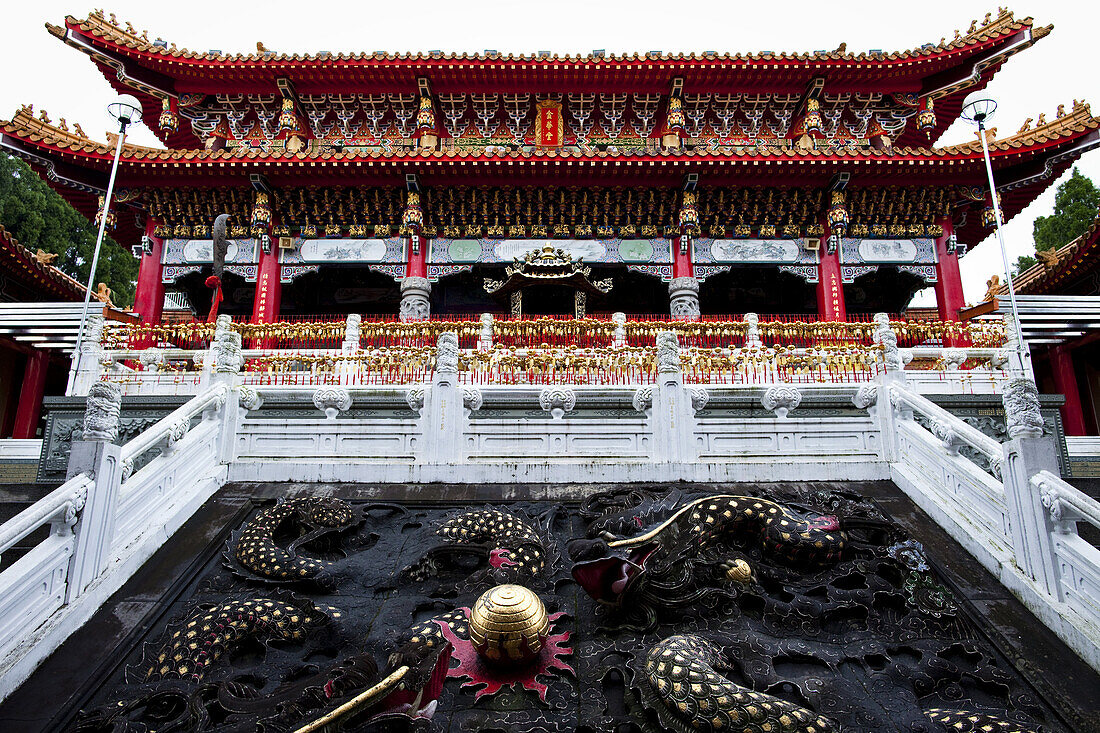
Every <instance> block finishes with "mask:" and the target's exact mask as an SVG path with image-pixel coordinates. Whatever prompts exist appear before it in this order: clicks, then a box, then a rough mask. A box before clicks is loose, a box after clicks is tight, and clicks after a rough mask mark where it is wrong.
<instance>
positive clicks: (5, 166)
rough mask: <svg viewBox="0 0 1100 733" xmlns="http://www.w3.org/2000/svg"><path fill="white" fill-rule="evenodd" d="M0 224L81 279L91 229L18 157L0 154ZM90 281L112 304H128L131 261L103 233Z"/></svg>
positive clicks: (85, 277) (92, 236) (87, 264)
mask: <svg viewBox="0 0 1100 733" xmlns="http://www.w3.org/2000/svg"><path fill="white" fill-rule="evenodd" d="M0 224H2V225H3V226H4V228H5V229H7V230H8V231H9V232H10V233H11V235H12V236H13V237H15V239H16V240H18V241H19V242H20V244H22V245H23V246H25V247H27V248H29V249H30V250H31V251H34V250H37V249H42V250H45V251H46V252H52V253H55V254H57V255H59V257H58V258H57V261H56V262H55V263H54V264H55V265H56V266H57V267H58V269H60V270H61V271H62V272H64V273H66V274H67V275H70V276H72V277H74V278H76V279H77V280H78V281H80V282H81V283H86V282H88V270H89V268H90V267H91V264H92V254H93V253H94V251H95V239H96V234H97V231H96V227H95V225H94V224H93V223H92V222H90V221H88V220H87V219H85V218H84V215H83V214H81V213H80V212H79V211H77V210H76V209H74V208H73V207H72V206H70V205H69V202H67V201H66V200H65V199H63V198H61V195H60V194H58V193H57V192H56V191H54V190H53V189H52V188H50V187H49V186H48V185H46V183H45V181H43V180H42V179H41V178H39V177H38V175H37V174H36V173H35V172H34V171H33V170H31V168H30V166H28V165H27V164H26V163H24V162H23V161H22V160H19V159H17V158H12V157H11V156H8V155H4V154H0ZM96 271H97V274H96V282H105V283H107V287H109V288H110V289H111V293H112V294H111V299H112V300H113V301H114V303H115V305H118V306H125V305H129V304H130V303H132V302H133V298H134V279H135V278H136V277H137V260H135V259H134V258H133V256H132V255H131V254H130V252H129V251H127V250H125V249H123V248H122V247H121V246H119V245H118V244H117V243H116V242H115V241H114V240H113V239H110V238H109V237H106V238H104V240H103V250H102V251H101V252H100V255H99V265H98V266H97V268H96Z"/></svg>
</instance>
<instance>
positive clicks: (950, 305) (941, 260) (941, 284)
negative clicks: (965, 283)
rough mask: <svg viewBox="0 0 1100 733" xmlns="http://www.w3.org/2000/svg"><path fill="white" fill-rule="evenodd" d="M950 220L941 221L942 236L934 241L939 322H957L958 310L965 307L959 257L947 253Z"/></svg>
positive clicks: (950, 229)
mask: <svg viewBox="0 0 1100 733" xmlns="http://www.w3.org/2000/svg"><path fill="white" fill-rule="evenodd" d="M953 231H954V230H953V228H952V224H951V220H950V219H945V220H944V221H943V235H942V236H940V237H939V238H938V239H937V240H936V260H937V262H936V285H935V290H936V307H937V308H939V311H940V320H941V321H957V320H959V310H960V309H962V308H964V307H965V306H966V300H965V299H964V298H963V287H962V275H961V274H960V272H959V256H958V255H957V254H956V253H955V252H948V251H947V240H948V238H949V237H950V236H951V234H952V233H953Z"/></svg>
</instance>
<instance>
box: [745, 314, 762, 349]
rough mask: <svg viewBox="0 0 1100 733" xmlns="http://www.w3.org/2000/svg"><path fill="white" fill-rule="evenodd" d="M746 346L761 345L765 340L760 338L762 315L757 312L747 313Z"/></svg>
mask: <svg viewBox="0 0 1100 733" xmlns="http://www.w3.org/2000/svg"><path fill="white" fill-rule="evenodd" d="M744 321H745V348H746V349H751V348H753V347H760V346H761V344H763V341H761V339H760V316H758V315H757V314H755V313H746V314H745V318H744Z"/></svg>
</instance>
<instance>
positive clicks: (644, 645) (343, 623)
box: [74, 485, 1066, 733]
mask: <svg viewBox="0 0 1100 733" xmlns="http://www.w3.org/2000/svg"><path fill="white" fill-rule="evenodd" d="M192 587H193V588H194V591H193V595H192V596H191V597H190V599H189V600H187V601H186V602H185V603H183V604H181V605H180V606H179V608H178V610H173V611H172V613H170V614H169V617H170V619H171V620H169V621H167V623H166V625H162V626H160V627H157V628H153V629H152V630H150V631H149V632H148V635H147V637H146V638H145V639H144V643H143V644H139V645H138V647H137V648H134V649H132V650H131V652H130V654H129V657H128V658H127V659H126V662H125V664H124V667H125V670H124V672H120V673H117V674H116V675H115V676H113V677H111V678H109V679H108V680H105V681H104V683H103V684H102V686H101V688H100V690H99V691H98V693H96V696H95V698H94V699H93V700H92V701H91V703H90V704H89V705H87V706H85V708H84V710H83V711H82V712H81V713H80V714H79V715H78V717H77V720H76V723H75V726H74V728H75V729H76V730H78V731H82V732H86V733H91V732H92V731H95V732H99V731H111V732H112V733H121V732H123V731H146V730H172V731H205V730H234V731H237V730H239V731H265V732H268V731H299V730H309V731H313V730H356V731H373V730H379V731H381V730H417V731H432V730H441V731H442V730H450V731H475V730H477V731H482V730H485V731H572V730H579V731H585V732H587V733H595V732H596V731H606V730H615V731H623V732H624V733H625V732H628V731H629V732H631V733H641V732H642V731H653V732H654V733H656V732H657V731H665V730H670V731H696V730H702V731H726V730H729V731H744V730H749V731H754V732H760V731H770V732H775V733H783V732H786V733H794V732H796V731H797V732H802V733H809V732H810V731H813V732H814V733H825V732H826V731H840V730H843V731H899V732H900V731H927V732H932V731H952V730H996V731H1038V730H1040V726H1041V729H1042V730H1045V731H1064V730H1066V729H1065V728H1063V727H1061V723H1060V722H1059V720H1058V718H1057V717H1056V716H1055V715H1054V713H1053V712H1052V711H1051V710H1050V709H1049V708H1048V707H1046V705H1045V703H1043V702H1042V701H1041V700H1039V699H1037V698H1036V697H1035V696H1034V694H1033V693H1032V691H1031V688H1030V687H1028V686H1027V685H1026V684H1025V683H1024V682H1023V681H1022V680H1021V679H1019V678H1018V677H1017V676H1015V672H1014V671H1013V670H1012V669H1011V668H1010V667H1008V666H1007V665H1006V664H1005V663H1004V662H1003V661H1002V657H1001V655H1000V653H999V652H997V651H996V650H994V649H993V648H992V647H990V646H989V644H988V642H987V641H985V637H984V636H983V635H982V634H981V633H979V632H978V630H977V629H975V628H974V626H973V624H972V622H971V621H970V620H969V617H968V616H967V615H966V614H965V613H964V612H963V610H962V604H961V603H960V601H959V600H958V599H956V598H955V597H954V595H953V594H952V592H951V591H950V590H949V589H948V588H947V587H945V586H944V584H943V582H942V581H941V580H940V579H939V577H938V576H937V574H936V573H935V571H934V570H933V569H932V568H931V566H930V563H929V562H928V561H927V559H926V558H925V556H924V552H923V549H922V548H921V546H920V545H919V544H918V543H916V542H914V541H912V540H910V539H908V538H907V537H905V536H904V535H903V533H902V532H901V531H900V530H899V529H898V526H897V525H896V524H895V523H894V522H892V521H891V520H890V518H889V517H887V516H885V515H884V514H882V512H881V511H880V510H879V509H878V508H877V506H876V505H875V504H874V503H873V502H872V501H870V500H868V499H866V498H863V497H861V496H860V495H858V494H856V493H848V492H847V491H844V490H839V489H836V488H832V487H831V485H830V486H829V487H825V488H822V487H819V486H817V485H814V486H810V487H803V486H795V485H773V486H771V487H769V488H768V490H767V493H766V494H764V493H758V492H755V491H746V492H745V493H719V492H714V491H711V492H705V491H693V492H692V493H686V492H684V491H683V487H681V488H673V487H664V486H648V485H647V486H635V485H630V486H625V487H620V488H617V489H614V490H611V491H604V492H600V493H595V494H592V495H590V496H589V497H588V498H587V499H586V500H585V501H584V502H583V503H581V504H580V505H579V506H578V505H575V504H574V505H562V504H557V503H537V502H518V501H517V502H509V503H496V504H487V505H483V506H468V505H467V506H462V507H454V508H447V507H446V506H440V505H415V504H409V505H402V504H392V503H391V504H383V503H357V502H347V501H343V500H341V499H336V498H331V497H322V496H309V495H299V496H296V497H294V498H290V499H287V500H285V501H282V502H280V503H277V504H275V505H274V506H270V507H267V508H260V509H258V510H257V511H255V512H254V513H253V514H252V515H251V516H250V517H249V518H247V519H246V520H245V521H244V522H243V523H242V526H241V527H240V529H239V530H238V531H236V532H234V533H233V534H232V535H231V536H230V539H229V542H228V546H227V548H226V551H225V554H224V556H223V557H221V558H219V559H216V560H213V561H212V562H211V563H210V564H209V565H208V566H207V567H206V568H205V569H204V570H203V571H201V573H200V575H199V577H198V578H197V580H196V582H194V583H192ZM502 614H503V615H502ZM509 614H511V615H509ZM502 618H504V619H510V621H509V622H508V624H511V625H514V626H516V628H519V627H522V634H523V636H522V643H521V644H520V645H519V646H516V645H515V644H514V643H513V642H514V639H515V635H514V633H513V632H511V631H509V630H508V629H510V628H511V626H509V625H508V624H505V625H504V626H501V625H499V624H497V625H494V624H496V622H498V621H500V620H501V619H502ZM509 634H513V635H512V636H509ZM509 639H512V640H513V641H509ZM517 660H518V661H517ZM326 716H327V717H326ZM959 724H962V725H963V727H959Z"/></svg>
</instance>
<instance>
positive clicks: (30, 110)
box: [19, 104, 34, 115]
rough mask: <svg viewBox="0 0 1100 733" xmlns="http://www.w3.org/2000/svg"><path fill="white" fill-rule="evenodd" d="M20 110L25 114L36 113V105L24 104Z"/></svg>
mask: <svg viewBox="0 0 1100 733" xmlns="http://www.w3.org/2000/svg"><path fill="white" fill-rule="evenodd" d="M19 111H20V112H23V113H25V114H28V115H33V114H34V105H33V104H24V105H23V106H22V107H20V108H19Z"/></svg>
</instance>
